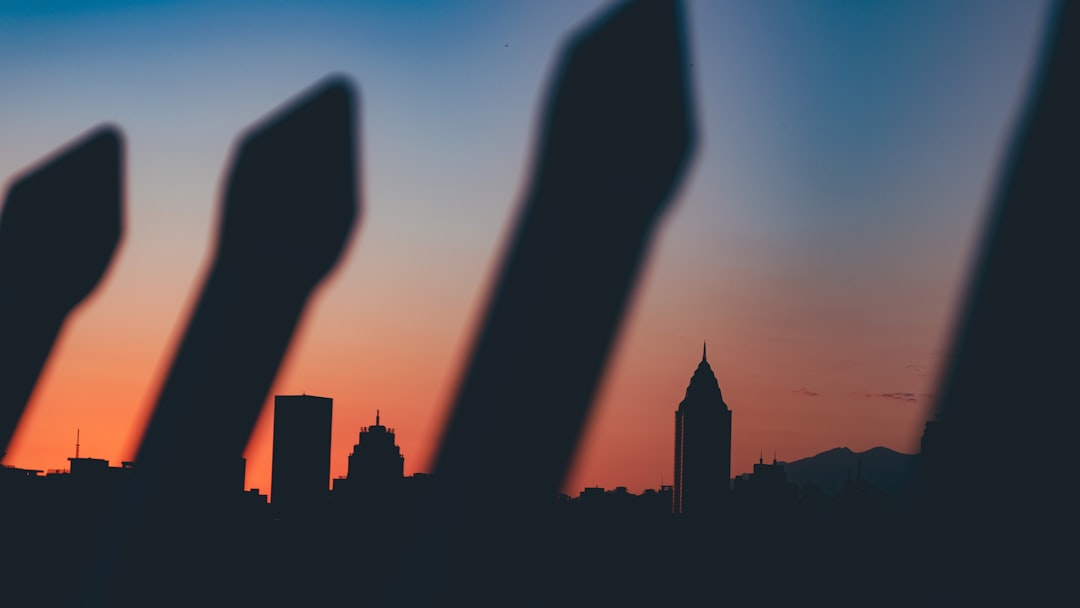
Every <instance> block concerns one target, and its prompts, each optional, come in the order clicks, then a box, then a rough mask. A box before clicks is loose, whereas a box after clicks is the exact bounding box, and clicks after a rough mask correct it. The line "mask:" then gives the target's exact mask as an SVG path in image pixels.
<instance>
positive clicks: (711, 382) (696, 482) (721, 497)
mask: <svg viewBox="0 0 1080 608" xmlns="http://www.w3.org/2000/svg"><path fill="white" fill-rule="evenodd" d="M706 355H707V351H706V346H705V345H702V348H701V362H700V363H698V366H697V369H696V370H694V375H693V376H691V377H690V385H689V386H687V387H686V396H685V397H684V398H683V400H682V402H681V403H679V408H678V409H677V410H675V480H674V488H673V490H674V496H673V499H672V512H674V513H676V514H684V515H691V516H695V517H697V516H704V517H708V516H710V515H712V514H715V513H716V512H717V511H718V510H719V509H720V508H721V507H722V506H723V504H724V503H725V501H726V499H727V496H728V494H729V493H730V489H731V409H729V408H728V406H727V404H726V403H724V397H723V395H722V394H721V393H720V384H719V382H717V381H716V374H714V373H713V370H712V367H710V366H709V361H708V358H707V356H706Z"/></svg>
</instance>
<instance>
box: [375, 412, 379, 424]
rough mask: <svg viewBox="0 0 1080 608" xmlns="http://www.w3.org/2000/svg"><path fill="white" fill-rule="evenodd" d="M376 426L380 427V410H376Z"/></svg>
mask: <svg viewBox="0 0 1080 608" xmlns="http://www.w3.org/2000/svg"><path fill="white" fill-rule="evenodd" d="M375 426H379V410H375Z"/></svg>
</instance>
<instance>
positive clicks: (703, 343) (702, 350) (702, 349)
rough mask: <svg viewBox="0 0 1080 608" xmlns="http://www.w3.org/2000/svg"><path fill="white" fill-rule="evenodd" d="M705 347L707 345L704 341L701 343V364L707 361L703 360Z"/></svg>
mask: <svg viewBox="0 0 1080 608" xmlns="http://www.w3.org/2000/svg"><path fill="white" fill-rule="evenodd" d="M707 346H708V345H707V344H706V343H705V342H704V341H702V343H701V362H702V363H708V361H706V360H705V350H706V347H707Z"/></svg>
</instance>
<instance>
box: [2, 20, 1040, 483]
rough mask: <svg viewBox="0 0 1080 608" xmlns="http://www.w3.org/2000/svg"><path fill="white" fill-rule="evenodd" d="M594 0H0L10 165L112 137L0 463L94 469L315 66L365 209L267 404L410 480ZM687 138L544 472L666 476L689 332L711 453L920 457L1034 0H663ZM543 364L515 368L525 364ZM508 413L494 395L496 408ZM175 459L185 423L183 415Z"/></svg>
mask: <svg viewBox="0 0 1080 608" xmlns="http://www.w3.org/2000/svg"><path fill="white" fill-rule="evenodd" d="M608 6H609V3H608V2H590V1H584V0H574V1H569V0H567V1H563V0H560V1H553V0H546V1H544V2H531V1H528V2H527V1H524V0H523V1H515V2H508V1H504V0H488V1H479V0H478V1H469V2H442V1H435V0H430V1H428V0H411V1H403V0H385V1H364V2H346V1H336V2H332V1H323V0H308V1H306V2H286V1H282V2H274V3H266V2H245V1H238V0H212V1H205V2H203V1H199V2H165V1H143V2H136V1H127V2H122V1H116V2H80V1H75V0H70V1H64V2H48V1H5V2H2V3H0V178H2V179H3V180H4V184H5V190H6V188H7V186H9V185H10V181H11V179H12V178H13V177H15V176H16V175H18V174H19V173H21V172H22V171H23V170H24V169H26V168H28V167H30V166H32V165H34V164H35V163H36V162H37V161H38V160H40V159H42V158H43V157H45V156H47V155H48V154H50V153H51V152H52V151H54V150H56V149H57V148H60V147H62V146H63V145H64V144H66V143H67V142H70V141H71V140H73V139H75V138H77V137H78V136H79V135H81V134H82V133H84V132H86V131H88V130H89V129H91V128H93V127H95V126H96V125H99V124H102V123H112V124H114V125H117V126H118V127H119V128H120V129H121V130H122V132H123V134H124V138H125V143H126V161H127V162H126V170H127V173H126V184H125V185H126V200H125V212H126V226H125V234H124V237H123V241H122V243H121V246H120V248H119V249H118V251H117V254H116V257H115V259H114V263H113V265H112V267H111V269H110V271H109V272H108V274H107V275H106V277H105V279H104V280H103V282H102V283H101V284H100V285H99V286H98V288H97V290H96V291H95V292H94V293H93V294H92V295H91V297H90V298H89V299H88V300H86V301H84V302H83V304H82V305H81V306H80V307H79V308H78V309H76V311H75V312H74V314H73V315H72V316H71V317H69V319H68V323H67V325H66V326H65V328H64V330H63V332H62V333H61V336H60V338H59V340H58V342H57V344H56V346H55V348H54V350H53V353H52V357H51V359H50V361H49V363H48V365H47V367H46V369H45V370H44V372H43V375H42V377H41V379H40V381H39V383H38V386H37V388H36V390H35V392H34V395H33V397H32V400H31V403H30V405H29V407H28V409H27V412H26V414H25V415H24V416H23V419H22V422H21V425H20V427H19V429H18V431H17V434H16V437H15V439H14V440H13V442H12V445H11V446H10V449H9V450H8V454H7V455H6V457H5V458H4V461H3V462H4V463H5V464H8V465H14V466H19V467H25V468H34V469H58V468H65V467H66V466H67V460H66V458H68V457H70V456H73V455H74V452H75V437H76V430H77V429H78V430H79V432H80V434H81V455H82V456H86V457H95V458H106V459H108V460H110V461H111V463H112V464H113V465H114V466H118V465H119V464H120V462H121V461H123V460H130V459H132V458H133V457H134V454H135V450H136V448H137V446H138V442H139V438H140V436H141V433H142V429H143V425H144V424H145V422H146V420H147V417H148V415H149V413H150V408H151V407H152V406H153V404H154V401H155V399H156V396H157V393H158V391H159V390H160V385H161V382H162V379H163V376H164V374H165V373H166V372H167V368H168V366H169V364H170V363H171V360H172V355H173V350H174V348H175V345H176V341H177V339H178V336H179V335H180V334H181V333H182V331H183V330H184V328H185V326H186V324H187V321H188V315H189V309H190V307H191V305H192V303H193V302H194V300H195V298H197V297H198V295H199V291H200V289H201V287H202V274H203V271H204V270H205V268H206V265H207V264H208V262H209V260H208V259H207V256H208V254H209V252H210V246H211V239H212V238H213V237H214V236H215V233H214V229H215V226H216V223H215V222H216V218H217V213H218V209H219V204H220V196H219V195H220V187H221V179H222V177H223V174H224V171H225V170H226V167H227V166H228V162H229V158H230V155H231V152H232V146H233V143H234V142H235V140H236V137H237V136H238V135H239V134H240V133H241V131H243V130H244V129H246V128H247V127H248V126H249V125H251V124H253V123H254V122H256V121H258V120H259V119H260V118H262V117H263V116H265V115H266V114H268V113H269V112H271V111H273V110H274V109H275V108H277V107H279V106H280V105H281V104H282V103H284V102H285V101H287V100H289V99H291V98H292V97H294V96H295V95H296V94H298V93H300V92H301V91H303V90H305V89H307V88H308V87H309V86H311V85H312V84H314V83H315V82H317V81H319V80H321V79H322V78H323V77H325V76H327V75H329V74H344V75H346V76H348V77H350V78H351V79H352V80H353V82H354V83H355V84H356V87H357V90H358V91H359V96H360V103H359V106H360V118H359V123H360V133H359V135H358V137H359V140H358V141H359V142H360V149H361V160H360V162H361V167H360V173H361V174H362V176H363V181H362V183H361V192H362V195H363V215H362V218H361V221H360V223H359V225H358V228H357V231H356V233H355V237H354V240H353V242H352V243H351V245H350V248H349V249H348V251H347V252H346V254H345V256H344V257H343V259H342V261H341V263H340V264H339V266H338V268H337V269H336V271H335V272H334V273H333V274H332V275H331V276H330V277H329V278H328V279H327V281H326V282H324V283H323V284H322V286H321V287H320V290H319V292H318V293H317V296H316V298H315V299H313V300H312V302H311V304H310V306H309V308H308V310H307V311H306V315H305V317H304V318H303V320H302V323H301V326H300V328H299V331H298V334H297V335H296V336H295V339H294V342H293V348H292V350H291V352H290V354H289V355H288V357H287V359H286V360H285V362H284V365H283V368H282V370H281V372H280V373H279V375H278V378H277V381H276V383H275V386H274V388H273V391H272V393H271V395H269V396H268V399H267V405H266V407H265V408H264V410H263V416H262V418H261V419H260V422H259V423H258V425H257V427H256V429H255V433H254V435H253V437H252V440H251V442H250V444H249V446H248V449H247V452H246V456H247V458H248V469H247V486H248V487H249V488H259V490H260V491H262V492H264V493H269V491H270V463H271V455H272V443H271V435H272V433H271V431H272V423H273V421H272V416H271V413H272V401H273V395H274V394H300V393H308V394H313V395H321V396H326V397H331V398H333V400H334V405H333V408H334V410H333V438H332V449H331V476H332V477H338V476H343V475H345V473H346V469H347V457H348V454H349V453H350V451H351V450H352V447H353V445H354V444H355V443H356V441H357V437H358V433H359V431H360V428H361V427H362V426H367V425H370V424H373V423H374V421H375V412H376V410H377V409H378V410H380V411H381V415H382V422H383V424H385V425H387V426H389V427H392V428H394V429H395V430H396V432H397V442H398V445H399V446H401V450H402V453H403V454H404V456H405V473H406V474H411V473H414V472H427V471H430V467H431V464H432V463H431V461H432V458H433V456H434V451H435V449H436V447H437V443H438V440H439V437H440V433H441V429H442V424H443V422H444V419H445V417H446V415H447V413H448V408H449V406H450V405H451V402H452V399H453V396H454V394H453V392H454V389H455V387H456V383H457V381H458V379H459V376H460V374H461V373H462V371H463V367H464V364H465V363H464V359H465V357H466V356H467V355H468V353H469V348H470V346H471V341H472V337H473V332H474V330H475V328H476V326H477V323H478V318H477V317H478V315H479V314H481V311H482V310H483V308H484V305H485V303H486V299H487V297H488V291H489V288H490V280H491V276H492V272H493V271H494V269H495V268H496V267H497V265H498V262H499V256H500V254H501V252H502V251H503V248H504V245H505V242H504V241H505V239H506V238H507V234H508V231H509V229H510V228H511V227H512V221H513V219H514V217H515V215H514V213H515V211H516V209H517V206H518V204H519V202H520V199H521V194H522V192H521V190H522V188H523V184H524V183H525V181H526V177H527V176H528V174H529V170H530V161H531V159H532V155H533V147H534V140H535V135H536V133H535V128H536V119H537V116H538V114H539V110H540V108H541V106H542V103H543V99H544V94H545V92H546V87H547V84H548V78H549V76H550V74H551V69H552V68H553V66H554V62H555V59H556V57H557V54H558V52H559V49H560V45H561V43H562V42H563V41H564V40H565V37H566V36H567V35H568V34H570V33H572V32H573V31H575V29H576V28H578V27H579V26H581V25H583V24H584V23H587V22H588V20H589V19H590V18H592V17H594V16H595V15H597V14H599V12H601V11H603V10H604V9H605V8H606V7H608ZM685 6H686V15H687V17H688V19H689V27H688V34H689V38H690V40H689V46H690V49H691V54H692V67H691V68H690V74H691V76H692V78H693V79H694V82H693V88H694V93H695V96H696V120H697V126H698V131H699V145H698V149H697V156H696V157H695V159H694V161H693V163H692V167H691V170H690V171H689V173H688V174H687V176H686V179H685V181H684V183H683V184H682V186H681V188H680V190H679V191H678V193H677V196H678V198H677V200H675V201H673V204H672V205H671V206H670V207H669V210H668V212H667V214H666V215H665V216H664V218H663V221H662V223H661V225H660V226H659V229H658V230H657V231H656V233H655V240H654V241H653V245H654V248H653V250H652V251H651V253H650V255H649V257H648V260H647V264H646V266H645V268H644V272H643V274H642V275H641V276H640V277H639V282H638V284H637V289H636V292H635V299H634V301H633V304H632V306H631V307H630V308H629V314H628V316H627V317H626V318H625V319H624V323H623V325H622V331H621V334H620V335H619V337H618V340H617V342H616V344H615V348H614V349H613V355H612V358H611V359H610V364H609V367H608V370H607V374H606V376H605V378H604V381H603V383H602V385H601V390H600V393H599V396H598V399H597V401H596V403H595V405H594V409H593V416H592V418H591V420H590V423H589V426H588V427H587V429H586V432H585V434H584V437H583V443H582V445H581V449H580V451H579V454H578V458H577V462H576V466H575V468H574V470H573V471H572V473H571V475H570V476H569V478H568V479H567V481H566V485H565V491H567V492H568V493H570V494H577V493H578V492H579V491H580V490H581V489H582V488H584V487H587V486H594V485H599V486H603V487H606V488H612V487H615V486H626V487H627V488H628V489H629V490H630V491H631V492H635V493H638V492H641V491H643V490H645V489H647V488H657V487H659V486H660V485H661V484H668V483H671V476H672V470H673V450H674V437H673V435H674V411H675V409H676V407H677V406H678V403H679V401H680V400H681V399H682V397H683V393H684V391H685V390H686V386H687V384H688V382H689V380H690V376H691V374H692V373H693V371H694V369H695V367H696V365H697V363H698V361H699V360H700V358H701V348H702V343H703V342H706V341H707V342H708V352H709V361H710V363H711V365H712V367H713V370H714V371H715V372H716V374H717V377H718V380H719V382H720V388H721V390H722V391H723V394H724V399H725V401H726V402H727V403H728V405H729V406H730V407H731V409H732V410H733V412H734V413H733V441H732V474H733V475H737V474H739V473H744V472H747V471H749V470H750V469H751V467H752V464H753V463H754V462H756V461H757V459H758V457H759V454H761V453H764V454H765V457H766V458H767V459H771V458H772V455H773V454H774V453H775V454H776V457H777V458H778V459H779V460H789V461H790V460H795V459H799V458H803V457H807V456H811V455H813V454H816V453H818V452H821V451H824V450H827V449H831V448H834V447H839V446H847V447H849V448H851V449H853V450H856V451H862V450H866V449H869V448H871V447H874V446H878V445H883V446H887V447H890V448H893V449H896V450H899V451H903V452H908V453H914V452H916V451H918V440H919V436H920V434H921V431H922V424H923V422H924V420H925V419H926V417H927V416H928V412H929V409H930V407H931V405H932V395H933V393H934V390H935V385H936V382H937V373H938V371H939V368H940V365H941V363H942V360H943V357H944V355H945V353H946V351H947V347H948V344H949V342H950V338H951V333H950V331H951V323H952V320H953V316H954V313H955V311H956V309H957V306H958V302H959V298H960V297H961V296H962V294H963V293H964V288H965V276H966V271H967V269H968V266H969V263H970V261H971V259H972V256H973V254H974V247H975V245H976V242H977V239H978V236H979V230H980V228H981V222H982V215H983V212H984V210H985V209H986V207H987V204H988V202H989V199H990V195H991V193H992V191H993V187H994V185H995V183H994V177H995V175H996V171H997V169H998V167H999V165H1000V164H1001V163H1002V160H1003V154H1004V150H1005V147H1006V145H1007V144H1008V142H1009V138H1010V136H1011V133H1012V127H1013V123H1014V120H1015V118H1016V116H1017V113H1018V111H1019V110H1020V109H1021V107H1022V104H1023V102H1024V100H1025V92H1026V86H1027V84H1028V83H1029V78H1030V76H1031V68H1032V66H1033V65H1035V62H1036V60H1037V56H1038V51H1039V49H1040V44H1041V36H1042V34H1043V31H1044V27H1045V22H1046V18H1047V16H1048V10H1047V9H1048V7H1049V5H1048V4H1046V3H1044V2H1016V1H1012V0H1002V1H988V0H966V1H961V0H946V1H937V0H933V1H931V0H927V1H925V2H911V1H895V2H874V3H856V2H840V1H818V2H802V1H798V0H784V1H779V0H778V1H773V2H754V1H752V0H740V1H720V0H698V1H690V2H687V3H686V5H685ZM545 373H546V372H545V370H543V369H537V370H536V382H544V381H545ZM508 405H512V404H508ZM189 445H190V449H192V450H198V449H199V439H198V438H197V437H192V438H190V442H189Z"/></svg>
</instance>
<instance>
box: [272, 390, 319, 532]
mask: <svg viewBox="0 0 1080 608" xmlns="http://www.w3.org/2000/svg"><path fill="white" fill-rule="evenodd" d="M333 403H334V400H333V399H330V398H329V397H315V396H313V395H277V396H275V397H274V457H273V470H272V471H271V477H270V503H271V505H272V506H273V508H274V511H275V512H277V513H278V514H279V515H285V516H289V515H296V514H301V513H310V512H311V511H312V510H314V509H319V508H321V507H323V506H325V505H326V504H327V503H328V502H329V499H330V493H329V490H328V487H329V482H330V427H331V420H332V413H333Z"/></svg>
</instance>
